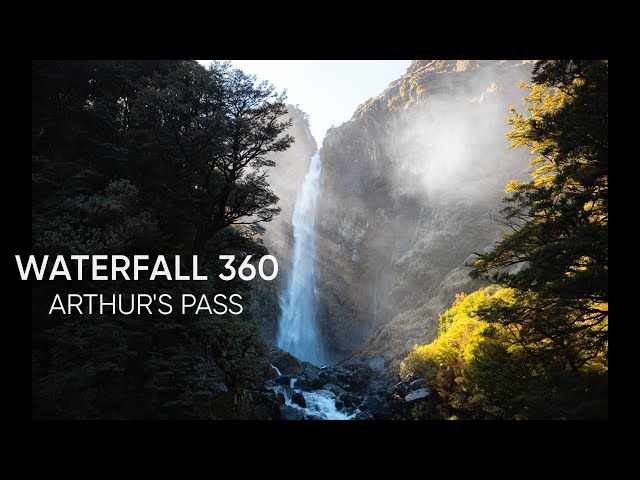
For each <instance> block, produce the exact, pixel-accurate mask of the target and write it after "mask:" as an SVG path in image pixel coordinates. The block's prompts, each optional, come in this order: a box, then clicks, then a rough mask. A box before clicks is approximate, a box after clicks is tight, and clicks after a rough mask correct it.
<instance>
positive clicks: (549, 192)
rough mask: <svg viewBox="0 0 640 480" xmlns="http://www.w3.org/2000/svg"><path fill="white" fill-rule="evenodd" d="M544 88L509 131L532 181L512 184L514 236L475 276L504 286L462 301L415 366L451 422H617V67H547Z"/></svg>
mask: <svg viewBox="0 0 640 480" xmlns="http://www.w3.org/2000/svg"><path fill="white" fill-rule="evenodd" d="M533 82H534V83H533V85H532V86H526V85H524V87H525V88H526V89H527V91H528V92H529V96H528V97H527V98H526V99H525V102H526V103H527V104H528V105H529V108H528V109H527V112H528V113H527V114H526V115H525V114H521V113H517V112H516V111H515V110H514V111H512V117H511V119H510V121H509V123H510V124H511V125H512V130H511V132H510V133H509V134H508V138H509V139H510V140H511V141H512V146H513V147H515V148H519V147H526V148H529V149H530V151H531V153H532V154H534V155H535V158H534V159H533V160H532V162H531V166H532V169H533V171H532V179H531V180H530V181H528V182H518V181H512V182H511V183H510V184H509V185H508V186H507V193H508V194H509V196H508V197H507V198H506V199H505V203H506V204H507V206H506V207H505V208H504V210H503V211H502V213H503V218H501V219H500V220H499V221H501V222H502V223H503V224H504V225H506V226H507V227H508V228H509V230H508V233H507V234H506V235H505V236H504V237H503V239H502V240H501V241H500V242H499V243H498V244H497V245H496V246H495V247H494V248H493V249H492V250H491V251H490V252H488V253H485V254H477V255H478V259H477V260H476V261H475V263H474V267H475V269H474V271H473V272H472V276H473V277H475V278H478V277H480V278H485V279H488V280H490V281H491V282H492V283H494V284H495V285H496V286H494V287H491V288H487V289H483V290H480V291H478V292H475V293H473V294H471V295H469V296H467V297H464V296H459V297H458V298H457V300H456V303H455V304H454V305H453V306H452V307H451V308H450V309H449V310H447V311H446V312H445V313H444V314H443V315H442V316H441V319H440V328H439V336H438V338H437V339H436V340H435V341H434V342H432V343H431V344H429V345H425V346H421V347H417V348H416V349H415V350H414V351H413V352H412V353H411V354H410V355H409V356H408V357H407V359H406V360H405V362H404V363H403V367H402V373H403V374H406V373H408V372H414V373H416V374H419V375H421V376H423V377H425V378H426V380H427V382H428V383H429V385H430V387H431V389H432V391H433V392H434V395H437V396H438V398H439V399H440V401H441V402H442V404H441V408H442V409H443V411H442V415H443V416H445V417H447V416H451V415H454V416H456V417H458V418H522V419H526V418H603V417H606V416H607V408H608V298H609V297H608V62H607V61H585V60H571V61H540V62H538V63H537V64H536V66H535V69H534V75H533ZM497 286H500V287H502V288H500V289H497ZM428 414H432V413H428ZM423 415H427V414H425V413H424V412H423Z"/></svg>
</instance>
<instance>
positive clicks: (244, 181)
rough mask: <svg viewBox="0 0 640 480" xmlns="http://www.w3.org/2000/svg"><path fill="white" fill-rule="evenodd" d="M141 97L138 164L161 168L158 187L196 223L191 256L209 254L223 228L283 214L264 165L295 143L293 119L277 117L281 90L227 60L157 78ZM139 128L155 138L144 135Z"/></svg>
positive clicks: (255, 224) (280, 109)
mask: <svg viewBox="0 0 640 480" xmlns="http://www.w3.org/2000/svg"><path fill="white" fill-rule="evenodd" d="M141 96H142V101H140V102H138V104H137V105H138V107H137V111H136V115H137V116H136V118H137V131H136V132H134V134H133V137H132V138H133V139H134V140H135V142H136V144H138V145H140V144H143V145H144V147H143V148H141V149H140V152H139V153H140V155H139V161H141V162H144V163H147V164H148V163H149V162H151V164H152V166H153V167H154V168H156V167H157V168H156V173H155V175H158V174H159V175H163V176H164V178H165V179H167V181H166V182H164V181H163V182H160V183H159V182H156V184H158V185H162V186H163V188H164V192H163V194H164V195H166V196H168V197H169V198H170V200H171V202H172V203H174V204H177V205H181V211H180V213H179V215H178V216H179V217H181V218H182V219H183V221H184V219H185V218H189V219H190V222H191V223H193V224H194V225H195V236H194V239H193V251H194V253H197V254H200V255H203V256H204V255H205V254H206V250H207V244H208V242H209V241H210V240H211V239H212V238H213V236H214V235H215V234H216V233H217V232H219V231H220V230H222V229H224V228H226V227H229V226H231V225H245V226H247V227H249V228H251V231H255V230H256V229H257V228H259V223H261V222H268V221H270V220H271V219H272V218H273V216H274V215H276V214H277V213H278V212H279V208H278V207H276V206H275V204H276V202H277V200H278V198H277V196H276V195H275V194H274V193H273V192H272V190H271V189H270V188H269V184H268V182H267V172H266V170H265V169H266V167H271V166H273V165H274V163H273V161H271V160H269V159H268V158H267V155H268V154H269V153H271V152H278V151H282V150H286V149H287V148H288V147H289V145H290V144H291V143H292V141H293V138H292V137H291V136H290V135H287V134H284V131H285V130H286V129H287V128H288V127H289V126H290V125H291V121H285V122H283V121H281V119H280V117H281V116H282V115H284V114H286V106H285V104H284V100H285V98H286V97H285V95H284V94H281V95H279V94H277V93H276V92H275V90H274V87H273V86H272V85H269V84H268V83H266V82H261V83H258V84H256V81H255V77H253V76H250V75H247V74H245V73H244V72H242V71H240V70H236V69H231V68H230V66H229V64H228V63H213V64H212V65H211V67H210V68H208V69H205V68H203V67H202V66H200V65H198V64H197V63H195V62H193V63H185V64H184V65H183V66H182V67H181V68H178V69H176V70H175V71H173V72H171V73H170V74H169V75H156V76H154V77H153V78H151V80H150V82H149V85H148V87H147V88H146V89H145V91H144V92H142V94H141ZM141 131H142V133H143V135H144V134H147V133H148V132H151V137H150V138H146V139H145V140H141V138H140V135H139V134H140V132H141ZM141 171H149V168H144V169H142V170H141ZM158 172H161V173H158Z"/></svg>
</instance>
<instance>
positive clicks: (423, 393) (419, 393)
mask: <svg viewBox="0 0 640 480" xmlns="http://www.w3.org/2000/svg"><path fill="white" fill-rule="evenodd" d="M428 396H429V390H427V389H426V388H420V389H418V390H415V391H413V392H411V393H410V394H408V395H407V396H406V397H404V401H405V402H415V401H416V400H421V399H423V398H427V397H428Z"/></svg>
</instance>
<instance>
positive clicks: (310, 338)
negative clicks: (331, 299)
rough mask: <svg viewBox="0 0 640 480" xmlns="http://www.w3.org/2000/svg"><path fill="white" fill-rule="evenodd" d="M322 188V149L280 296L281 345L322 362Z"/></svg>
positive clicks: (299, 212)
mask: <svg viewBox="0 0 640 480" xmlns="http://www.w3.org/2000/svg"><path fill="white" fill-rule="evenodd" d="M319 191H320V152H317V153H316V154H315V155H314V156H313V158H311V162H310V164H309V171H308V172H307V174H306V175H305V177H304V181H303V183H302V188H301V189H300V191H299V192H298V198H297V199H296V205H295V207H294V210H293V218H292V223H293V238H294V248H293V262H292V268H291V274H290V275H289V278H288V283H287V286H286V288H285V290H284V292H283V293H282V294H281V296H280V308H281V311H282V316H281V318H280V323H279V329H278V340H277V343H278V346H279V347H280V348H282V349H283V350H286V351H288V352H290V353H292V354H293V355H295V356H296V357H298V358H300V359H301V360H304V361H307V362H311V363H315V364H322V363H324V361H325V358H324V357H325V355H324V349H323V347H322V342H321V339H320V335H319V334H318V328H317V325H316V305H317V301H316V276H315V262H316V231H315V213H316V199H317V197H318V192H319Z"/></svg>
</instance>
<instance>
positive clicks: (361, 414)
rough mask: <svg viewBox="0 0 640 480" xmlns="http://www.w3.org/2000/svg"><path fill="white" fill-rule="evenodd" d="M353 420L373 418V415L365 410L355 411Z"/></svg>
mask: <svg viewBox="0 0 640 480" xmlns="http://www.w3.org/2000/svg"><path fill="white" fill-rule="evenodd" d="M355 420H373V416H372V415H371V414H369V413H367V412H358V413H356V416H355Z"/></svg>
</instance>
